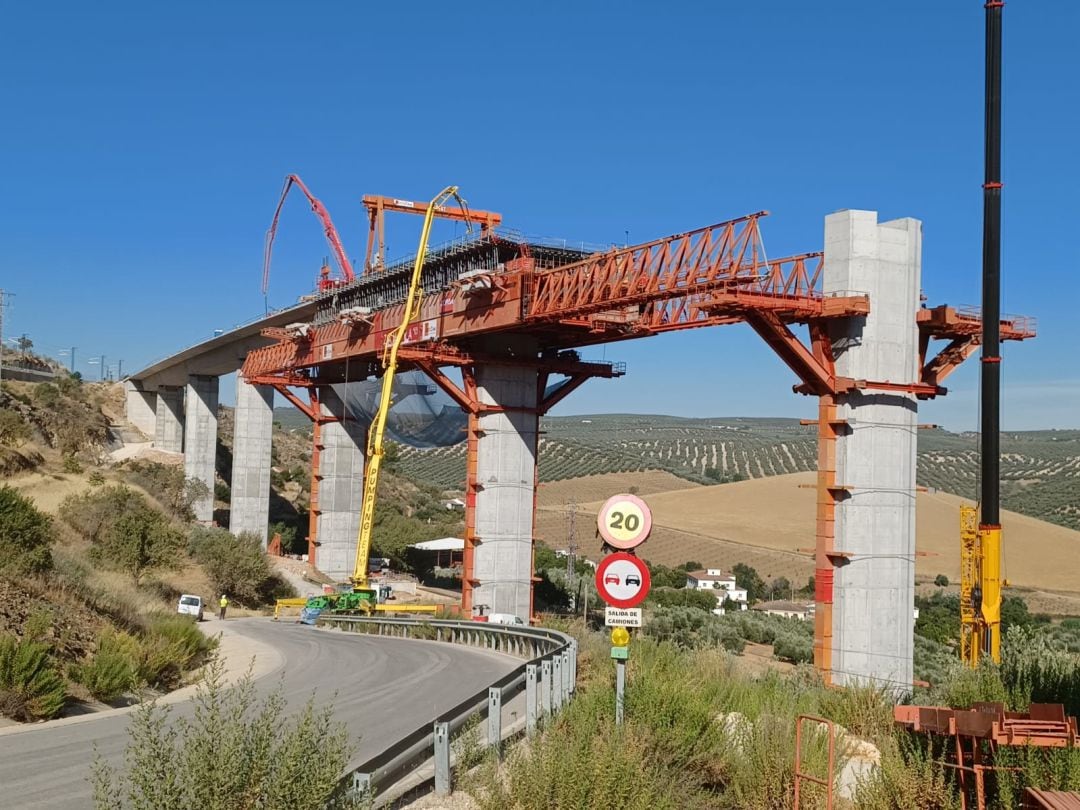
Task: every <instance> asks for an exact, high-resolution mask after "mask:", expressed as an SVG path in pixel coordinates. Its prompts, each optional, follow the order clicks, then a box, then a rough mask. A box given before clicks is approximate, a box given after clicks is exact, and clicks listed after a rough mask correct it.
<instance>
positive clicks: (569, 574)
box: [566, 499, 577, 613]
mask: <svg viewBox="0 0 1080 810" xmlns="http://www.w3.org/2000/svg"><path fill="white" fill-rule="evenodd" d="M576 518H577V501H575V500H573V499H570V500H569V501H567V502H566V588H567V590H568V591H569V593H570V612H571V613H576V612H577V595H576V591H575V589H574V584H575V582H576V580H577V577H576V572H577V566H576V563H577V538H576V535H575V526H574V523H575V521H576Z"/></svg>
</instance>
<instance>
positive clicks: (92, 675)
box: [69, 630, 141, 703]
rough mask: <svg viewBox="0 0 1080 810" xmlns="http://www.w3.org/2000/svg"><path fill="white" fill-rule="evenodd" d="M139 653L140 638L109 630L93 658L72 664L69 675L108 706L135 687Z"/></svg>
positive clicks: (100, 639) (99, 640)
mask: <svg viewBox="0 0 1080 810" xmlns="http://www.w3.org/2000/svg"><path fill="white" fill-rule="evenodd" d="M140 652H141V650H140V647H139V642H138V640H137V639H135V638H133V637H132V636H129V635H128V634H127V633H118V632H116V631H114V630H106V631H105V632H104V633H103V634H102V635H101V637H100V638H99V639H98V644H97V650H96V651H95V652H94V655H93V656H92V657H90V658H89V659H88V660H86V661H84V662H82V663H79V664H75V665H73V666H72V667H71V669H70V671H69V674H70V676H71V678H72V680H74V681H75V682H76V683H81V684H82V685H83V686H85V687H86V689H87V691H89V692H90V694H91V695H93V696H94V697H95V698H97V699H98V700H101V701H104V702H106V703H108V702H110V701H113V700H116V699H117V698H118V697H120V696H121V695H122V694H124V692H126V691H128V690H129V689H131V688H132V687H133V686H134V685H135V682H136V679H137V675H138V669H139V655H140Z"/></svg>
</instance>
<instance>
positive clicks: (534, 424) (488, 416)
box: [473, 365, 539, 618]
mask: <svg viewBox="0 0 1080 810" xmlns="http://www.w3.org/2000/svg"><path fill="white" fill-rule="evenodd" d="M537 393H538V392H537V376H536V371H535V369H532V368H521V367H515V366H500V365H486V366H483V367H481V368H479V369H477V394H478V396H479V399H480V402H481V403H482V405H487V406H497V407H500V408H505V409H506V410H499V411H488V412H484V411H481V415H480V436H479V440H478V442H477V457H476V480H477V485H478V489H477V492H476V530H475V531H476V545H475V550H474V552H473V553H474V557H473V576H474V578H475V581H476V585H475V587H474V590H473V604H474V605H487V606H488V610H489V612H491V613H512V614H514V615H515V616H521V617H523V618H527V617H529V616H530V615H531V607H532V602H531V593H532V575H533V547H532V542H533V507H534V505H535V504H534V498H535V492H536V438H537V429H538V425H539V417H538V416H537V412H536V409H537Z"/></svg>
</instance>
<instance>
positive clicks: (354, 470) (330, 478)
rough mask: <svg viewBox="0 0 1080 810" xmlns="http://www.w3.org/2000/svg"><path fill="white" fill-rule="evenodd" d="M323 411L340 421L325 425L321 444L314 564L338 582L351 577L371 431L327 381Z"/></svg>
mask: <svg viewBox="0 0 1080 810" xmlns="http://www.w3.org/2000/svg"><path fill="white" fill-rule="evenodd" d="M319 402H320V407H321V408H322V412H323V414H325V415H326V416H332V417H335V418H337V419H340V420H341V421H338V422H327V423H325V424H323V425H322V427H321V430H320V434H321V442H322V443H321V447H320V448H319V471H318V476H319V517H318V523H317V526H316V541H317V542H318V544H319V545H318V546H317V547H316V549H315V566H316V567H317V568H318V569H319V570H320V571H322V572H323V573H324V574H327V575H328V576H331V577H333V578H334V579H336V580H339V581H345V580H347V579H348V578H349V577H351V576H352V573H353V566H354V565H355V564H356V536H357V534H358V533H359V531H360V505H361V501H362V499H363V494H364V449H365V443H366V437H367V431H366V429H365V427H364V426H362V425H359V424H357V423H356V422H355V421H353V420H352V419H350V418H348V416H347V414H346V408H345V403H344V402H342V400H341V398H340V397H339V396H338V395H337V394H336V393H335V392H334V389H333V388H331V387H329V386H327V387H324V388H320V389H319Z"/></svg>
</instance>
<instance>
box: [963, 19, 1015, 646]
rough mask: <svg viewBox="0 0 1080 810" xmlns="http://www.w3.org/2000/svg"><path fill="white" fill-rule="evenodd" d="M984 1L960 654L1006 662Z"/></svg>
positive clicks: (996, 259)
mask: <svg viewBox="0 0 1080 810" xmlns="http://www.w3.org/2000/svg"><path fill="white" fill-rule="evenodd" d="M1003 5H1005V4H1004V3H999V2H993V3H987V4H986V105H985V106H986V117H985V122H986V123H985V126H986V131H985V133H984V135H985V148H984V153H983V157H984V161H985V163H984V170H985V174H984V182H983V272H982V376H981V380H980V389H981V390H980V397H979V410H980V423H981V426H982V435H981V436H980V445H981V446H980V452H979V463H980V467H981V469H980V479H981V480H980V497H979V510H978V517H977V518H976V512H975V510H974V509H972V508H970V507H962V508H961V511H960V655H961V658H962V659H963V661H964V663H965V664H967V666H969V667H977V666H978V665H979V661H980V659H983V658H988V659H990V660H991V661H993V662H994V663H995V664H1000V663H1001V589H1002V587H1003V586H1006V585H1008V582H1007V581H1006V580H1005V579H1004V578H1003V577H1002V572H1001V508H1000V507H1001V480H1000V479H1001V445H1000V441H1001V407H1000V397H1001V350H1000V347H1001V332H1000V330H1001V326H1000V324H1001V188H1002V185H1001V7H1002V6H1003Z"/></svg>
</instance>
